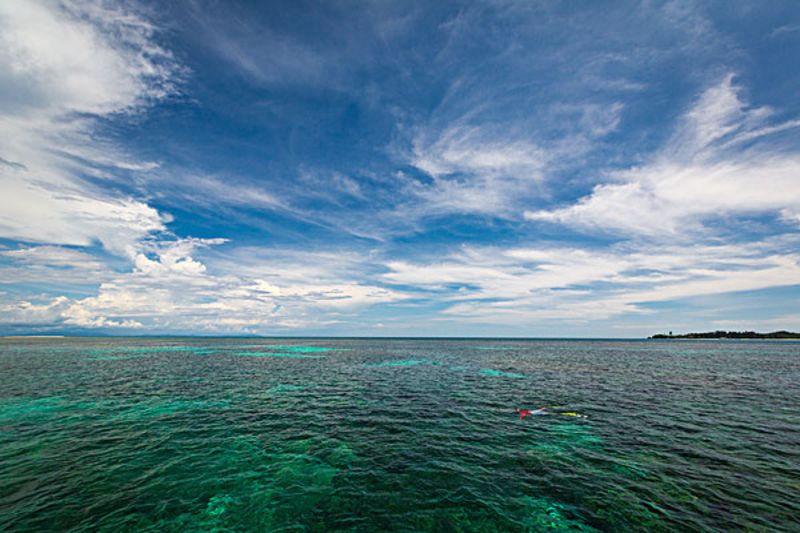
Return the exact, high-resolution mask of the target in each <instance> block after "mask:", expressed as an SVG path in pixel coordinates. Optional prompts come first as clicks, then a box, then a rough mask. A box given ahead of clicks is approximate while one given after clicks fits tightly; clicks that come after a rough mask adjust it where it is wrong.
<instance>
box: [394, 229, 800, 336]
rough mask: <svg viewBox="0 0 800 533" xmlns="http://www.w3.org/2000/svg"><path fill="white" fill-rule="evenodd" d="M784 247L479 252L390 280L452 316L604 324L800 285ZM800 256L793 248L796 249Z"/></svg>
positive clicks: (794, 259) (402, 269) (404, 269)
mask: <svg viewBox="0 0 800 533" xmlns="http://www.w3.org/2000/svg"><path fill="white" fill-rule="evenodd" d="M786 247H787V243H786V242H784V241H783V240H780V239H778V240H775V241H766V242H763V243H757V244H749V245H736V246H733V245H727V246H726V245H718V246H703V245H695V246H670V247H666V246H665V247H661V248H659V249H653V248H650V247H648V246H646V245H631V244H627V245H618V246H616V247H613V248H610V249H606V250H586V249H579V248H564V247H545V248H513V249H499V248H473V249H465V250H464V251H462V252H461V253H459V254H455V255H452V256H449V257H447V258H446V259H444V260H441V261H439V262H435V263H422V264H419V263H417V264H414V263H408V262H390V263H388V264H387V267H388V268H389V272H388V273H386V274H384V275H383V276H382V279H384V280H385V281H387V282H389V283H396V284H402V285H403V286H411V287H415V288H416V289H418V290H420V289H422V290H426V291H434V293H436V298H437V299H439V300H441V301H446V302H451V304H452V305H451V306H450V307H449V308H448V309H447V310H446V311H445V315H449V316H453V317H458V318H462V319H465V320H475V321H481V322H485V323H494V324H508V323H515V324H521V323H530V321H532V320H545V319H547V320H559V319H574V320H583V321H591V320H599V319H604V318H608V317H612V316H618V315H620V314H626V313H648V312H650V311H649V308H648V304H652V303H658V302H669V301H674V300H680V299H685V298H690V297H697V296H703V295H711V294H723V293H730V292H738V291H750V290H759V289H766V288H770V287H780V286H788V285H794V284H800V255H798V254H797V253H786V252H785V251H782V250H784V249H785V248H786ZM789 247H790V248H791V245H789Z"/></svg>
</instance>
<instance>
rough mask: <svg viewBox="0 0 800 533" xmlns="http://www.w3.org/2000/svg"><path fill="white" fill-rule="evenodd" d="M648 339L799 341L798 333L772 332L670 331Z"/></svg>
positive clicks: (799, 335)
mask: <svg viewBox="0 0 800 533" xmlns="http://www.w3.org/2000/svg"><path fill="white" fill-rule="evenodd" d="M648 339H657V340H661V339H733V340H748V339H753V340H783V339H800V333H795V332H793V331H773V332H771V333H758V332H755V331H721V330H720V331H707V332H703V333H681V334H678V335H673V334H672V332H671V331H670V332H669V334H668V335H665V334H663V333H658V334H656V335H653V336H652V337H648Z"/></svg>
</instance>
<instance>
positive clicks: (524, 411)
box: [516, 407, 588, 419]
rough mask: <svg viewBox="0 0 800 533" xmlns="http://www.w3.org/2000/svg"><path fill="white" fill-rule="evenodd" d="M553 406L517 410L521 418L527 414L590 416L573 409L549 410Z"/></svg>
mask: <svg viewBox="0 0 800 533" xmlns="http://www.w3.org/2000/svg"><path fill="white" fill-rule="evenodd" d="M549 409H552V407H540V408H539V409H536V410H534V411H529V410H528V409H517V410H516V412H517V413H519V417H520V419H522V418H525V417H526V416H537V415H562V416H574V417H575V418H588V417H587V416H586V415H582V414H579V413H574V412H571V411H568V412H558V411H549Z"/></svg>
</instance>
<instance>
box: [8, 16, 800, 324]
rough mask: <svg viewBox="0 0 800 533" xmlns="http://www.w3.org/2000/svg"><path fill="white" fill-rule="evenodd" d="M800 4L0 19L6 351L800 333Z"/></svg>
mask: <svg viewBox="0 0 800 533" xmlns="http://www.w3.org/2000/svg"><path fill="white" fill-rule="evenodd" d="M798 64H800V4H799V3H798V2H796V1H794V0H786V1H781V0H773V1H770V2H758V1H756V2H747V1H737V2H727V1H726V2H723V1H718V2H715V1H702V2H699V1H698V2H692V1H671V2H658V1H642V2H634V1H622V2H619V1H614V2H595V1H569V2H566V1H564V2H559V1H534V0H525V1H494V0H493V1H484V2H450V1H444V0H443V1H437V2H429V1H420V2H415V1H410V0H409V1H406V0H400V1H368V0H363V1H348V0H340V1H335V2H333V1H331V2H307V1H304V0H291V1H286V2H276V1H273V2H234V1H221V0H220V1H211V0H208V1H205V0H178V1H175V2H147V1H142V2H138V1H125V2H114V1H74V0H64V1H55V0H53V1H47V0H4V1H3V2H0V334H32V333H36V334H86V335H154V334H176V335H182V334H197V335H275V336H281V335H332V336H338V335H344V336H515V337H614V338H621V337H644V336H648V335H651V334H654V333H660V332H667V331H675V332H682V331H705V330H713V329H755V330H759V331H773V330H776V329H789V330H800V304H798V302H800V69H798V68H797V65H798Z"/></svg>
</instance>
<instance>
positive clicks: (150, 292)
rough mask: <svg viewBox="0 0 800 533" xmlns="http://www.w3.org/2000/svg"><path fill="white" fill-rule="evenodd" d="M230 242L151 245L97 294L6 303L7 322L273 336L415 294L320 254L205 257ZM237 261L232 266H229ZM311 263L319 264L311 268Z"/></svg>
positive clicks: (54, 258) (57, 254)
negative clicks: (272, 259) (275, 258)
mask: <svg viewBox="0 0 800 533" xmlns="http://www.w3.org/2000/svg"><path fill="white" fill-rule="evenodd" d="M224 243H225V240H224V239H191V238H187V239H175V240H172V241H160V242H146V243H144V244H143V248H142V251H141V252H140V253H138V254H137V255H136V256H135V258H134V262H133V263H134V264H133V270H132V271H130V272H125V273H119V272H117V273H107V275H105V276H104V277H103V278H102V282H101V283H100V285H99V287H98V289H97V293H96V295H94V296H90V297H85V298H66V297H63V296H59V297H55V298H52V299H50V300H49V301H44V302H43V303H39V304H32V303H30V302H25V301H23V302H16V303H6V304H5V306H4V307H3V309H4V310H5V312H6V313H5V314H4V316H3V318H2V319H1V320H0V323H4V324H21V323H23V321H24V323H25V324H51V325H61V326H77V327H82V328H90V329H94V328H117V329H120V328H121V329H130V328H140V327H147V328H150V329H152V330H155V331H198V332H207V333H230V332H237V333H240V332H248V333H268V332H270V331H276V330H281V329H285V328H296V327H319V326H320V325H323V324H331V323H335V322H337V321H338V320H343V319H345V318H346V317H348V316H352V314H353V313H357V312H358V311H360V310H362V309H364V308H366V307H369V306H373V305H378V304H389V303H393V302H398V301H401V300H404V299H406V298H408V297H409V295H407V294H405V293H403V292H401V291H398V290H395V289H392V288H389V287H386V286H383V285H382V284H377V283H370V282H368V281H366V280H363V279H358V278H362V276H359V275H358V273H357V272H350V273H345V272H344V271H342V270H341V269H339V268H338V266H339V265H340V263H333V264H328V265H326V264H325V262H324V261H323V260H322V259H323V256H320V257H317V260H316V261H313V260H310V258H311V257H313V255H314V254H298V255H297V256H295V257H294V258H292V257H290V256H285V257H284V258H283V259H282V260H281V261H280V264H278V265H277V266H276V267H275V268H270V266H269V265H268V264H265V263H264V262H263V261H262V260H261V258H259V257H258V256H254V255H252V254H248V253H247V251H245V252H242V251H239V252H237V257H236V260H235V261H234V262H233V263H226V262H225V261H221V262H217V264H216V265H215V266H214V267H213V268H209V267H208V266H207V264H206V262H204V261H203V260H202V259H200V258H198V254H199V253H201V252H202V251H203V250H206V249H208V248H209V247H214V246H219V245H222V244H224ZM4 255H5V256H7V257H13V259H14V260H15V261H20V262H23V261H26V260H28V259H29V258H31V257H34V256H37V255H39V256H41V257H42V258H44V257H45V256H47V257H48V258H47V259H42V260H44V261H46V262H50V263H54V262H59V261H60V262H64V263H72V262H73V261H74V260H75V259H78V257H77V256H72V255H70V254H69V253H66V254H64V253H63V251H62V250H57V249H42V250H37V249H26V250H23V251H17V250H9V251H8V252H4ZM248 255H250V259H249V260H248ZM223 257H224V254H223ZM231 264H233V265H234V266H233V267H232V268H231V269H230V270H229V269H227V268H225V267H226V266H230V265H231ZM309 264H313V265H317V266H316V267H311V269H309V266H308V265H309Z"/></svg>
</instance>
